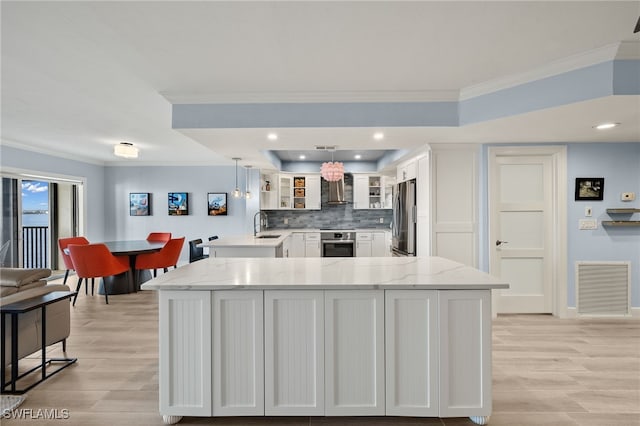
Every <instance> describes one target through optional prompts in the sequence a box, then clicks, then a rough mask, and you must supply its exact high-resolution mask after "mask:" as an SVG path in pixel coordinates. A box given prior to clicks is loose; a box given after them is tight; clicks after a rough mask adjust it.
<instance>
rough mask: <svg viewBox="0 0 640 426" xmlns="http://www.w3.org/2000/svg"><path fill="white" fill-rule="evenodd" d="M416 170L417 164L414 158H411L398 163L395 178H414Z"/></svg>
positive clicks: (401, 180) (399, 180)
mask: <svg viewBox="0 0 640 426" xmlns="http://www.w3.org/2000/svg"><path fill="white" fill-rule="evenodd" d="M417 172H418V165H417V162H416V160H411V161H408V162H406V163H402V164H399V165H398V169H397V174H396V179H397V181H398V182H404V181H406V180H410V179H415V178H416V176H417Z"/></svg>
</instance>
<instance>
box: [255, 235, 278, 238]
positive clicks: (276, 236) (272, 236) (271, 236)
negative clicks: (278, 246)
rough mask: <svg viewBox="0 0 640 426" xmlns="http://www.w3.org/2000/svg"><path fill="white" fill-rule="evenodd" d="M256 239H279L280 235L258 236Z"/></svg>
mask: <svg viewBox="0 0 640 426" xmlns="http://www.w3.org/2000/svg"><path fill="white" fill-rule="evenodd" d="M256 238H280V235H260V236H259V237H256Z"/></svg>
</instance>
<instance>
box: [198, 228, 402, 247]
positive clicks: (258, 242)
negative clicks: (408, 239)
mask: <svg viewBox="0 0 640 426" xmlns="http://www.w3.org/2000/svg"><path fill="white" fill-rule="evenodd" d="M332 231H334V230H331V231H328V230H320V229H313V228H303V229H270V230H266V231H264V232H260V233H259V234H258V236H260V235H279V237H278V238H257V237H254V236H253V235H252V234H246V235H231V236H228V237H223V238H219V239H217V240H213V241H207V242H204V243H202V244H200V246H201V247H252V248H261V247H263V248H274V247H278V246H279V245H280V244H282V242H283V241H284V240H285V239H286V238H287V237H288V236H289V235H291V234H292V233H295V232H305V233H309V232H332ZM347 231H352V232H356V233H357V232H390V230H389V229H376V228H369V229H355V230H353V229H350V230H344V231H341V230H335V232H347Z"/></svg>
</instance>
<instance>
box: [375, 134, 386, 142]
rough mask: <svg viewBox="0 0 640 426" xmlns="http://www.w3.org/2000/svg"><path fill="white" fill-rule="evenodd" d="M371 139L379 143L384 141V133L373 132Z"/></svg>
mask: <svg viewBox="0 0 640 426" xmlns="http://www.w3.org/2000/svg"><path fill="white" fill-rule="evenodd" d="M373 139H375V140H377V141H381V140H382V139H384V133H382V132H375V133H374V134H373Z"/></svg>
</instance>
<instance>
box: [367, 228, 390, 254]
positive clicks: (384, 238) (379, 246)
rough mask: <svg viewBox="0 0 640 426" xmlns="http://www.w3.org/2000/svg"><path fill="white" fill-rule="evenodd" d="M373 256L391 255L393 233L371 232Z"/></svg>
mask: <svg viewBox="0 0 640 426" xmlns="http://www.w3.org/2000/svg"><path fill="white" fill-rule="evenodd" d="M371 256H372V257H386V256H391V233H390V232H372V233H371Z"/></svg>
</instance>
